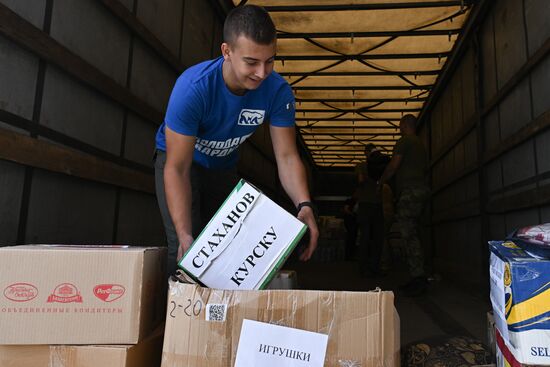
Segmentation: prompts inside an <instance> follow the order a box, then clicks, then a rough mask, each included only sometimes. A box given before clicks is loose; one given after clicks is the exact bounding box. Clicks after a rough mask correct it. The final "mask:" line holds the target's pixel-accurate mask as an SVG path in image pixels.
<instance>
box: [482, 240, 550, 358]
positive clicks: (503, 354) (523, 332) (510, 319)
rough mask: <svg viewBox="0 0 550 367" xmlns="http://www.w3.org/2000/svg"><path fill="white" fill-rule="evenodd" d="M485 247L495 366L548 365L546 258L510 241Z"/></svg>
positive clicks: (549, 269)
mask: <svg viewBox="0 0 550 367" xmlns="http://www.w3.org/2000/svg"><path fill="white" fill-rule="evenodd" d="M489 248H490V251H491V257H490V281H491V303H492V306H493V316H489V325H490V327H489V329H490V330H491V331H490V333H491V334H492V335H491V336H492V337H494V343H495V345H496V356H497V366H499V367H500V366H513V367H516V366H548V365H550V260H548V259H543V258H539V257H535V256H532V255H531V254H529V253H528V252H526V251H524V250H523V249H522V248H521V247H519V246H518V245H517V244H516V243H515V242H513V241H492V242H490V245H489ZM492 317H494V321H492V320H491V319H492ZM491 326H492V327H491Z"/></svg>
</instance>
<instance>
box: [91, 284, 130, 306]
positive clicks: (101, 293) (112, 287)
mask: <svg viewBox="0 0 550 367" xmlns="http://www.w3.org/2000/svg"><path fill="white" fill-rule="evenodd" d="M124 292H126V289H125V288H124V287H123V286H121V285H120V284H99V285H96V286H95V287H94V296H96V297H97V298H99V299H100V300H102V301H103V302H113V301H116V300H117V299H119V298H120V297H122V296H123V295H124Z"/></svg>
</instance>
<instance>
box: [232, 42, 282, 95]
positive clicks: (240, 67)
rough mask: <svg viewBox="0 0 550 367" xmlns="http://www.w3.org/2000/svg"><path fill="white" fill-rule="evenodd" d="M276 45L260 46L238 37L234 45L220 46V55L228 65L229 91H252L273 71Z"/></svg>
mask: <svg viewBox="0 0 550 367" xmlns="http://www.w3.org/2000/svg"><path fill="white" fill-rule="evenodd" d="M276 48H277V45H276V43H275V42H273V43H272V44H270V45H260V44H257V43H255V42H254V41H252V40H250V39H248V38H246V37H244V36H239V37H238V38H237V40H236V41H235V42H234V45H229V44H227V43H223V44H222V54H223V57H224V59H225V61H226V63H227V64H228V65H229V68H228V69H229V70H228V71H229V73H230V74H229V78H230V80H226V83H227V84H228V86H229V87H230V88H231V89H236V90H242V91H246V90H254V89H256V88H258V87H259V86H260V84H261V83H262V81H264V80H265V78H267V77H268V76H269V74H270V73H271V72H272V71H273V64H274V62H275V52H276Z"/></svg>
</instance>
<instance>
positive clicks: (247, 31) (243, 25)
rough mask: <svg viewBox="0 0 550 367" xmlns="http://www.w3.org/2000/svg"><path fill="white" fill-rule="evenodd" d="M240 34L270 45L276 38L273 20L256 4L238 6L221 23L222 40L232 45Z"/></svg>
mask: <svg viewBox="0 0 550 367" xmlns="http://www.w3.org/2000/svg"><path fill="white" fill-rule="evenodd" d="M241 35H242V36H245V37H246V38H248V39H250V40H252V41H254V42H255V43H258V44H260V45H270V44H272V43H273V42H274V41H275V40H276V39H277V31H276V30H275V24H273V20H271V17H270V16H269V14H268V13H267V11H265V9H264V8H262V7H261V6H257V5H244V6H238V7H236V8H235V9H233V10H231V11H230V12H229V14H228V15H227V18H226V19H225V23H224V25H223V40H224V42H226V43H228V44H230V45H234V43H235V41H236V40H237V38H239V36H241Z"/></svg>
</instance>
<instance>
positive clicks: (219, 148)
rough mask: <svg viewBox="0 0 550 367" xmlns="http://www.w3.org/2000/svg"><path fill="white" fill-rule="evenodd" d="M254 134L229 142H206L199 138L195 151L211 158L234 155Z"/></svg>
mask: <svg viewBox="0 0 550 367" xmlns="http://www.w3.org/2000/svg"><path fill="white" fill-rule="evenodd" d="M250 135H252V134H247V135H243V136H239V137H236V138H229V139H227V140H206V139H201V138H197V142H196V143H195V149H196V150H198V151H199V152H201V153H202V154H205V155H208V156H210V157H225V156H227V155H229V154H231V153H233V152H234V151H235V150H236V149H237V148H238V147H239V145H241V144H242V143H243V142H244V141H245V140H246V139H248V137H249V136H250Z"/></svg>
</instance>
